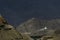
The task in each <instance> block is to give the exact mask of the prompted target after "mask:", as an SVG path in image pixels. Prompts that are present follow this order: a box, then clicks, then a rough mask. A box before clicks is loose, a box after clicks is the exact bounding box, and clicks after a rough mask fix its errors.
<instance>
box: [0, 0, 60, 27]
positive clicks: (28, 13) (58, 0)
mask: <svg viewBox="0 0 60 40" xmlns="http://www.w3.org/2000/svg"><path fill="white" fill-rule="evenodd" d="M0 14H1V15H2V16H4V17H5V18H6V19H7V21H8V22H9V23H10V24H12V25H14V26H18V25H19V24H20V23H23V22H24V21H26V20H28V19H30V18H32V17H35V18H43V19H49V18H60V0H0Z"/></svg>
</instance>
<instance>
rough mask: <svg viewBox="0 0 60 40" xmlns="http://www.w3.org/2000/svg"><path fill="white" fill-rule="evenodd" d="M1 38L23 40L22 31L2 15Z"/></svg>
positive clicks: (4, 39)
mask: <svg viewBox="0 0 60 40" xmlns="http://www.w3.org/2000/svg"><path fill="white" fill-rule="evenodd" d="M0 40H23V36H22V35H21V33H19V32H17V31H16V30H15V29H14V27H13V26H11V25H9V24H8V23H7V21H6V20H5V19H4V18H3V17H2V16H0Z"/></svg>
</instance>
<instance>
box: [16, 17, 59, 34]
mask: <svg viewBox="0 0 60 40" xmlns="http://www.w3.org/2000/svg"><path fill="white" fill-rule="evenodd" d="M44 27H47V28H48V29H47V30H49V31H50V30H51V29H52V30H55V29H59V28H60V19H50V20H42V19H37V18H32V19H29V20H28V21H26V22H24V23H22V24H20V25H19V26H18V27H17V28H16V29H17V30H18V31H19V32H22V33H24V32H28V34H29V33H30V32H31V33H34V32H35V33H38V34H40V33H46V32H47V30H46V31H38V30H40V29H42V28H44ZM37 31H38V32H37Z"/></svg>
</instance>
